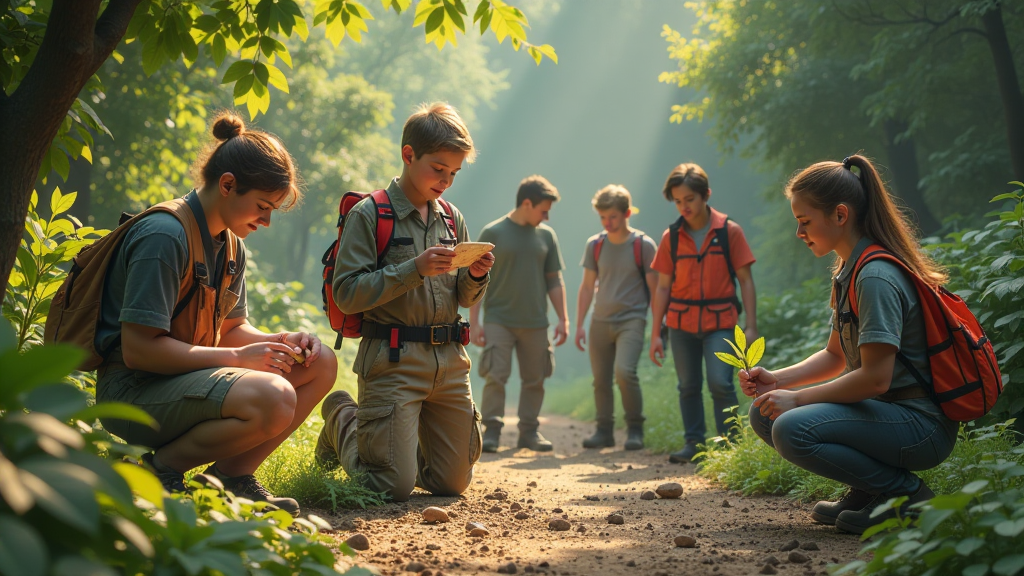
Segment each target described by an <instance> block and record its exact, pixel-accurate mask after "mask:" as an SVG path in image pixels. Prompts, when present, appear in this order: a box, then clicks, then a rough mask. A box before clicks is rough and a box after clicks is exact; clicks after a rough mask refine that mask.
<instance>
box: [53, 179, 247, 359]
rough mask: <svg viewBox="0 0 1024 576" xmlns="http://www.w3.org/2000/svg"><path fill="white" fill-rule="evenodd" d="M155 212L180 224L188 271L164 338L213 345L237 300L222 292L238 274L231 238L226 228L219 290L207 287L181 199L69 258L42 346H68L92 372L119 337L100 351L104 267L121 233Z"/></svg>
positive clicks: (194, 225)
mask: <svg viewBox="0 0 1024 576" xmlns="http://www.w3.org/2000/svg"><path fill="white" fill-rule="evenodd" d="M156 212H167V213H169V214H172V215H174V217H175V218H177V219H178V221H179V222H181V225H182V226H183V227H184V228H185V236H186V238H187V240H188V253H189V269H188V271H187V272H186V274H185V277H184V279H182V281H181V286H180V288H179V290H178V302H177V303H176V304H175V306H174V312H173V314H172V316H171V332H170V336H171V337H172V338H174V339H176V340H180V341H182V342H187V343H189V344H192V345H196V346H216V345H217V342H218V341H219V340H220V326H221V324H222V323H223V320H224V317H225V316H226V315H227V313H228V312H230V311H231V309H232V308H234V306H235V304H236V303H237V302H238V295H237V294H233V293H231V292H230V291H229V290H228V286H229V285H230V284H231V279H232V277H233V276H234V275H235V274H236V273H237V272H238V271H237V270H236V265H235V261H236V260H237V251H238V244H239V243H238V241H237V237H236V236H235V235H234V234H232V233H231V231H230V230H229V231H227V241H226V242H225V250H227V252H226V253H225V255H224V256H225V257H224V261H225V262H226V265H225V266H224V270H223V272H222V274H221V278H220V282H219V283H218V284H219V289H218V288H217V287H214V286H210V285H209V284H210V283H211V282H210V279H209V275H210V274H211V272H210V267H209V266H207V264H206V251H205V250H204V249H203V240H202V233H201V232H200V230H199V223H198V222H197V221H196V218H195V215H194V214H193V212H192V209H191V208H190V207H189V206H188V203H187V202H186V201H185V199H184V198H176V199H174V200H169V201H167V202H161V203H160V204H157V205H155V206H152V207H150V208H149V209H147V210H146V211H145V212H142V213H140V214H137V215H136V216H133V217H131V218H129V219H128V220H126V221H122V223H121V224H120V225H119V226H118V227H117V228H116V229H114V230H113V231H111V232H110V234H107V235H106V236H104V237H103V238H100V239H99V240H97V241H96V242H95V243H93V244H92V245H91V246H87V247H86V248H84V249H82V251H81V252H79V253H78V255H77V256H75V259H74V261H73V262H72V265H71V270H70V271H68V277H67V278H66V279H65V280H64V284H62V285H61V287H60V289H58V290H57V292H56V294H54V296H53V302H52V303H51V304H50V312H49V314H48V316H47V318H46V327H45V329H44V332H43V340H44V342H46V343H48V344H55V343H59V344H73V345H75V346H78V347H79V348H82V349H83V350H85V351H86V353H87V356H86V359H85V360H84V361H82V364H81V365H79V367H78V369H79V370H82V371H87V370H95V369H96V368H99V367H100V366H101V365H102V364H103V363H104V362H105V361H106V358H107V356H108V355H109V354H110V352H111V351H112V350H113V349H114V348H116V347H117V346H118V345H119V343H120V338H118V341H117V342H115V343H114V344H113V345H111V346H110V347H108V348H107V349H104V350H100V349H99V346H98V343H97V342H96V330H97V328H98V327H99V323H100V307H101V304H102V302H103V288H104V286H105V284H106V276H107V270H108V269H109V268H110V264H111V262H112V260H113V258H114V255H116V254H117V252H118V248H120V246H121V242H122V241H123V240H124V237H125V234H127V233H128V231H129V230H131V228H132V226H134V225H135V224H136V223H137V222H139V221H140V220H142V219H143V218H145V217H147V216H149V215H151V214H154V213H156Z"/></svg>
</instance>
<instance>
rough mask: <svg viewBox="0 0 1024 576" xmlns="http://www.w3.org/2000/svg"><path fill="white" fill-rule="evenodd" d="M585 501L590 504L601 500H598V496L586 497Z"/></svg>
mask: <svg viewBox="0 0 1024 576" xmlns="http://www.w3.org/2000/svg"><path fill="white" fill-rule="evenodd" d="M583 499H584V500H588V501H590V502H597V501H598V500H600V498H598V497H597V496H584V497H583Z"/></svg>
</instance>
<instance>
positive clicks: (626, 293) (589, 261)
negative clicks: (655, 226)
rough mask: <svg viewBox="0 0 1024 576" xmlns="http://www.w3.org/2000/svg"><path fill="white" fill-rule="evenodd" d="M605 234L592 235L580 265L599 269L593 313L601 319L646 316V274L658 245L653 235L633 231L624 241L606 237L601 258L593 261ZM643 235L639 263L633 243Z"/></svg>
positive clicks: (616, 320) (603, 320)
mask: <svg viewBox="0 0 1024 576" xmlns="http://www.w3.org/2000/svg"><path fill="white" fill-rule="evenodd" d="M601 236H602V234H597V235H594V236H591V237H590V239H589V240H587V246H586V248H585V249H584V250H583V260H582V261H581V262H580V266H583V267H584V268H586V269H588V270H596V271H597V283H598V286H597V293H596V294H595V295H594V316H593V319H594V320H595V321H598V322H622V321H625V320H634V319H636V318H646V317H647V307H648V305H649V304H648V303H649V300H648V294H647V290H646V288H645V287H646V285H647V279H646V275H647V274H648V273H650V272H651V262H652V261H653V260H654V253H655V252H657V251H658V245H657V244H655V243H654V240H651V238H650V236H648V235H646V234H644V233H643V232H641V231H639V230H633V231H632V232H631V233H630V234H629V237H628V238H626V241H625V242H623V243H622V244H614V243H612V241H611V240H609V239H608V238H607V237H605V239H604V243H602V245H601V254H600V258H601V260H600V261H599V262H595V261H594V246H595V245H596V244H597V239H598V238H599V237H601ZM637 238H640V239H641V240H640V246H641V249H640V260H641V264H642V268H643V271H641V270H640V267H638V266H637V262H636V254H635V253H634V252H633V245H634V242H635V241H636V239H637Z"/></svg>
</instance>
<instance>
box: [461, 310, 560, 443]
mask: <svg viewBox="0 0 1024 576" xmlns="http://www.w3.org/2000/svg"><path fill="white" fill-rule="evenodd" d="M484 334H485V335H486V337H487V345H486V346H484V350H483V352H481V354H480V376H482V377H483V378H485V379H486V380H487V383H486V384H484V393H483V401H482V402H481V408H482V409H483V423H484V425H485V426H487V427H488V428H490V427H492V426H495V427H497V428H499V429H500V428H501V427H502V426H504V425H505V384H507V383H508V378H509V376H510V375H511V374H512V351H513V350H515V352H516V358H517V360H518V361H519V375H520V377H521V378H522V381H523V383H522V388H521V389H520V391H519V431H520V432H533V431H535V430H537V427H538V426H539V425H540V422H539V421H538V420H537V416H538V415H540V406H541V404H543V403H544V379H545V378H547V377H549V376H551V373H552V372H553V371H554V368H555V356H554V349H553V348H552V346H551V342H550V341H548V329H547V328H508V327H506V326H502V325H500V324H484Z"/></svg>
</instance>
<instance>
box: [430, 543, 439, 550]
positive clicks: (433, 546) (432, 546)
mask: <svg viewBox="0 0 1024 576" xmlns="http://www.w3.org/2000/svg"><path fill="white" fill-rule="evenodd" d="M440 549H441V546H440V544H427V550H440Z"/></svg>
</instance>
